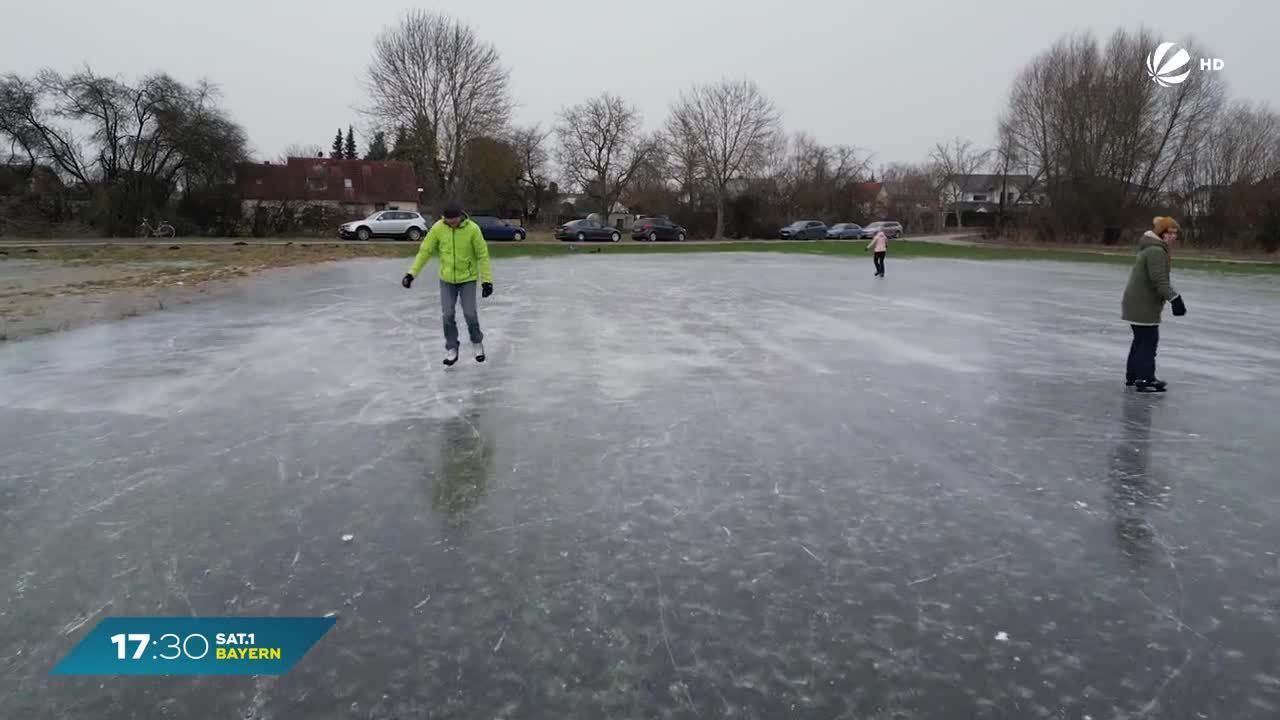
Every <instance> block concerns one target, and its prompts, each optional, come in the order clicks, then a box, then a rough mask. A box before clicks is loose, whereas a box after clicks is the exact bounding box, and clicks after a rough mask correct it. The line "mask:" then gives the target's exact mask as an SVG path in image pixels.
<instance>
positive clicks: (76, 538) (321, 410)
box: [0, 254, 1280, 720]
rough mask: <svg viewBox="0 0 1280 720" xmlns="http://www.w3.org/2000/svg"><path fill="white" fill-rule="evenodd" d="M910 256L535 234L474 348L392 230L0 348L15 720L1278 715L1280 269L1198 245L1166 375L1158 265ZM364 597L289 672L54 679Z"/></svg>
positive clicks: (4, 583) (9, 685) (502, 276)
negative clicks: (597, 243)
mask: <svg viewBox="0 0 1280 720" xmlns="http://www.w3.org/2000/svg"><path fill="white" fill-rule="evenodd" d="M888 269H889V273H888V277H887V278H886V279H883V280H881V279H877V278H874V277H872V267H871V263H870V261H869V260H868V261H867V262H865V263H862V262H851V261H847V260H837V259H830V258H821V257H794V256H786V255H742V256H738V255H690V256H662V257H658V256H653V257H625V258H617V257H611V256H609V255H608V254H601V255H586V256H576V257H571V258H563V259H554V260H510V261H499V262H498V263H497V264H496V268H495V272H496V275H497V281H498V283H497V287H498V293H497V294H496V295H495V296H494V297H493V298H492V299H490V300H488V301H485V302H484V303H483V305H482V311H481V313H482V321H483V323H484V329H485V332H486V333H487V339H486V347H487V348H488V351H489V362H487V363H486V364H484V365H477V364H475V363H474V362H473V361H471V359H470V358H469V357H464V359H463V361H462V362H461V363H460V364H459V365H458V366H457V367H455V368H453V369H450V370H447V371H446V370H444V369H442V368H441V366H440V357H441V355H442V349H443V348H442V341H441V339H440V329H439V327H438V325H439V323H438V319H437V316H438V300H437V294H436V289H435V287H434V283H422V284H421V285H422V287H420V288H418V287H415V288H414V289H413V290H412V291H405V290H403V289H401V288H400V287H399V284H398V281H399V277H400V275H401V274H402V271H403V264H402V263H399V262H385V261H360V262H350V263H343V264H332V265H325V266H323V267H318V268H314V269H311V270H307V271H298V272H292V273H283V274H280V275H274V276H271V277H269V278H263V279H259V280H257V281H255V282H252V283H250V284H248V285H246V286H245V289H244V291H243V292H242V293H241V294H239V295H235V296H232V297H229V298H225V299H219V300H211V301H209V302H207V303H204V304H199V305H194V306H189V307H184V308H181V309H178V310H175V311H169V312H163V313H156V314H152V315H147V316H142V317H137V318H132V319H130V320H127V321H122V322H117V323H113V324H108V325H100V326H96V327H91V328H86V329H83V330H77V331H74V332H68V333H62V334H57V335H52V336H47V337H43V338H39V339H36V340H32V341H27V342H20V343H14V344H10V345H6V346H0V377H2V378H3V384H2V385H0V708H4V710H3V711H2V712H0V715H4V716H5V717H13V718H40V717H59V718H100V719H107V720H111V719H114V718H133V717H160V716H165V717H182V718H188V717H190V718H195V717H252V718H349V717H368V718H393V717H396V718H408V717H435V718H455V717H456V718H557V719H559V718H606V717H628V718H631V717H635V718H658V717H670V718H686V717H688V718H693V717H703V718H709V717H727V716H733V717H753V718H782V717H787V718H840V717H844V718H912V719H914V718H958V717H975V718H1040V717H1046V718H1047V717H1076V718H1079V717H1084V716H1085V715H1091V716H1093V717H1098V718H1113V717H1150V718H1162V719H1165V720H1171V719H1176V718H1199V717H1213V718H1233V719H1240V718H1274V717H1276V716H1277V713H1280V680H1277V679H1276V676H1277V675H1280V672H1278V671H1277V670H1276V668H1277V667H1280V614H1278V612H1280V600H1278V598H1280V558H1278V557H1277V554H1276V553H1277V552H1280V520H1278V519H1277V518H1280V501H1278V500H1277V497H1278V496H1280V493H1278V492H1277V480H1278V479H1280V472H1278V471H1277V468H1280V442H1277V439H1278V438H1280V413H1278V412H1277V408H1280V384H1278V383H1277V382H1276V381H1275V378H1276V373H1277V370H1280V312H1277V311H1278V310H1280V288H1278V287H1277V284H1276V282H1275V281H1274V280H1272V279H1267V278H1248V277H1220V276H1216V275H1212V274H1203V273H1190V272H1177V271H1175V276H1174V279H1175V282H1176V283H1177V284H1178V286H1179V288H1180V289H1181V290H1182V291H1183V292H1184V293H1185V294H1186V297H1187V301H1188V304H1189V307H1190V311H1191V314H1190V315H1189V316H1187V317H1186V318H1181V319H1176V320H1174V319H1171V318H1170V319H1168V320H1167V323H1166V325H1165V327H1164V328H1163V330H1162V332H1163V335H1162V339H1161V350H1160V358H1159V362H1160V372H1161V375H1162V377H1163V378H1164V379H1166V380H1168V381H1169V383H1170V388H1171V392H1170V393H1169V394H1167V395H1142V396H1140V395H1135V394H1132V393H1129V392H1126V391H1125V388H1124V386H1123V365H1124V358H1125V354H1126V351H1127V347H1128V341H1129V331H1128V328H1127V327H1126V326H1125V325H1123V324H1122V323H1120V322H1119V320H1118V319H1117V315H1118V312H1119V298H1120V292H1121V288H1122V286H1123V284H1124V280H1125V273H1126V269H1125V268H1120V267H1105V266H1077V265H1066V264H1050V263H1045V264H1040V263H1024V264H1015V263H1003V264H980V263H972V262H960V261H950V262H947V261H927V260H912V261H894V260H893V259H892V258H890V263H889V268H888ZM343 533H356V534H358V535H359V538H360V541H359V542H356V543H349V544H347V543H343V542H342V539H341V535H342V534H343ZM428 601H429V602H428ZM332 612H337V613H338V614H339V621H338V624H337V626H336V627H335V628H334V630H333V631H331V632H330V633H329V634H328V635H327V636H326V637H325V638H324V639H323V640H322V641H321V642H320V643H319V644H317V645H316V646H315V647H314V648H313V649H312V650H311V652H310V654H309V655H308V656H307V657H306V658H304V659H303V661H302V662H301V663H299V665H298V666H297V667H296V668H295V669H294V670H293V671H292V672H291V673H290V674H288V675H286V676H284V677H281V678H278V679H258V680H255V679H253V678H54V677H50V676H48V675H47V672H48V670H49V669H50V668H51V667H52V666H53V665H54V664H55V663H56V662H57V660H58V659H60V658H61V657H62V656H63V655H64V654H65V653H66V652H67V651H68V650H69V649H70V648H71V647H72V646H73V644H74V643H76V642H77V641H78V640H79V639H80V638H81V637H83V636H84V634H85V633H86V632H88V630H89V628H91V627H92V626H93V624H94V623H96V622H97V620H98V619H99V618H100V617H102V616H105V615H111V614H117V615H174V614H188V613H195V614H199V615H304V614H306V615H324V614H326V613H332ZM997 633H1006V634H1007V637H1008V638H1009V640H1008V641H1007V642H1002V641H999V640H997V639H996V638H997V637H998V635H997ZM352 708H355V709H356V710H352Z"/></svg>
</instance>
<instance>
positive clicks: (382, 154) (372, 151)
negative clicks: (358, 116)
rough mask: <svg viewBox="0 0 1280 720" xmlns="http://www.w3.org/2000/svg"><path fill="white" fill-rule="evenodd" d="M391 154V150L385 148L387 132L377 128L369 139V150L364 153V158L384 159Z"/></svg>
mask: <svg viewBox="0 0 1280 720" xmlns="http://www.w3.org/2000/svg"><path fill="white" fill-rule="evenodd" d="M390 156H391V151H390V150H388V149H387V134H386V133H385V132H383V131H382V130H378V131H376V132H375V133H374V134H373V140H370V141H369V152H367V153H365V155H364V159H365V160H386V159H387V158H389V157H390Z"/></svg>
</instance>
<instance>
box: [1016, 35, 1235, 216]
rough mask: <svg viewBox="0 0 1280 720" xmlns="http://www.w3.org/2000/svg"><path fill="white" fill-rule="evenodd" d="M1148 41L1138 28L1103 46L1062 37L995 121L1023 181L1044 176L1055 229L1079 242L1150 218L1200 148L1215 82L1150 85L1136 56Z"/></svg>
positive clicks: (1211, 77)
mask: <svg viewBox="0 0 1280 720" xmlns="http://www.w3.org/2000/svg"><path fill="white" fill-rule="evenodd" d="M1156 43H1157V40H1156V38H1155V37H1154V36H1153V35H1152V34H1151V33H1148V32H1146V31H1140V32H1137V33H1129V32H1125V31H1118V32H1116V33H1115V34H1113V35H1112V36H1111V38H1110V39H1109V40H1108V42H1107V43H1106V44H1105V46H1104V45H1101V44H1099V42H1098V41H1097V40H1096V39H1095V38H1094V37H1093V36H1092V35H1089V34H1078V35H1072V36H1068V37H1065V38H1063V39H1062V40H1060V41H1059V42H1058V43H1057V44H1055V45H1054V47H1053V48H1051V49H1049V50H1048V51H1046V52H1044V53H1042V54H1041V55H1040V56H1038V57H1037V58H1035V60H1034V61H1033V62H1032V63H1031V64H1030V65H1029V66H1028V67H1027V68H1026V69H1025V70H1024V71H1023V72H1022V73H1021V74H1020V75H1019V76H1018V79H1017V80H1016V81H1015V82H1014V85H1013V88H1012V91H1011V93H1010V99H1009V107H1008V110H1007V112H1006V114H1005V116H1004V123H1003V124H1004V126H1005V128H1006V129H1007V132H1008V135H1009V138H1010V140H1011V142H1012V143H1013V145H1014V146H1015V147H1016V149H1017V151H1018V153H1019V155H1020V157H1021V159H1022V161H1023V162H1024V163H1025V164H1027V165H1029V166H1031V167H1032V168H1034V172H1032V173H1031V174H1033V175H1035V176H1037V177H1039V178H1043V180H1044V182H1045V185H1046V186H1047V190H1048V193H1049V195H1050V206H1051V212H1052V214H1053V217H1054V219H1055V221H1056V224H1057V225H1059V226H1062V227H1064V228H1065V229H1069V230H1074V231H1076V232H1079V233H1084V234H1086V235H1087V234H1091V233H1092V232H1093V231H1095V230H1096V229H1097V228H1098V227H1099V226H1116V225H1123V224H1124V223H1126V222H1127V221H1128V220H1129V219H1130V217H1131V216H1132V217H1143V216H1146V217H1149V215H1148V214H1147V210H1149V209H1150V208H1151V206H1152V205H1159V204H1160V198H1161V197H1162V195H1163V191H1166V190H1168V189H1169V185H1170V183H1171V181H1173V180H1174V179H1176V178H1175V173H1177V172H1179V171H1180V170H1181V169H1183V168H1185V166H1186V162H1187V159H1188V158H1190V157H1191V156H1193V155H1195V154H1196V152H1197V149H1198V147H1199V146H1200V145H1201V144H1202V143H1203V142H1204V140H1205V137H1206V133H1205V132H1204V130H1205V128H1206V127H1207V126H1208V125H1209V123H1210V121H1211V120H1212V118H1213V116H1214V114H1215V113H1216V112H1217V111H1218V108H1219V107H1220V105H1221V103H1222V95H1223V87H1222V85H1221V81H1220V80H1219V79H1218V78H1217V76H1216V74H1214V73H1192V74H1191V76H1190V77H1189V78H1188V79H1187V80H1186V81H1185V82H1183V83H1180V84H1178V85H1176V86H1173V87H1161V86H1159V85H1158V84H1156V83H1154V82H1152V81H1151V79H1150V78H1149V77H1148V75H1147V72H1146V69H1145V63H1144V59H1145V57H1146V54H1147V53H1148V52H1150V51H1151V49H1153V48H1154V47H1155V46H1156ZM1186 47H1187V49H1188V50H1189V51H1190V52H1191V54H1192V55H1193V56H1195V55H1205V54H1209V53H1206V52H1203V51H1202V50H1200V49H1198V48H1195V47H1192V46H1190V45H1187V46H1186Z"/></svg>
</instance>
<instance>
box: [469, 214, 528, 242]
mask: <svg viewBox="0 0 1280 720" xmlns="http://www.w3.org/2000/svg"><path fill="white" fill-rule="evenodd" d="M471 219H472V220H473V221H475V224H477V225H479V226H480V234H481V235H484V239H485V240H523V239H525V237H527V236H528V231H526V230H525V229H524V228H522V227H520V226H519V225H512V224H511V223H509V222H504V221H502V220H500V219H498V218H496V217H494V216H492V215H472V216H471Z"/></svg>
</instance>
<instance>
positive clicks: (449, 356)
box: [444, 348, 458, 367]
mask: <svg viewBox="0 0 1280 720" xmlns="http://www.w3.org/2000/svg"><path fill="white" fill-rule="evenodd" d="M456 362H458V348H449V349H448V350H445V351H444V365H445V367H449V366H450V365H452V364H454V363H456Z"/></svg>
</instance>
